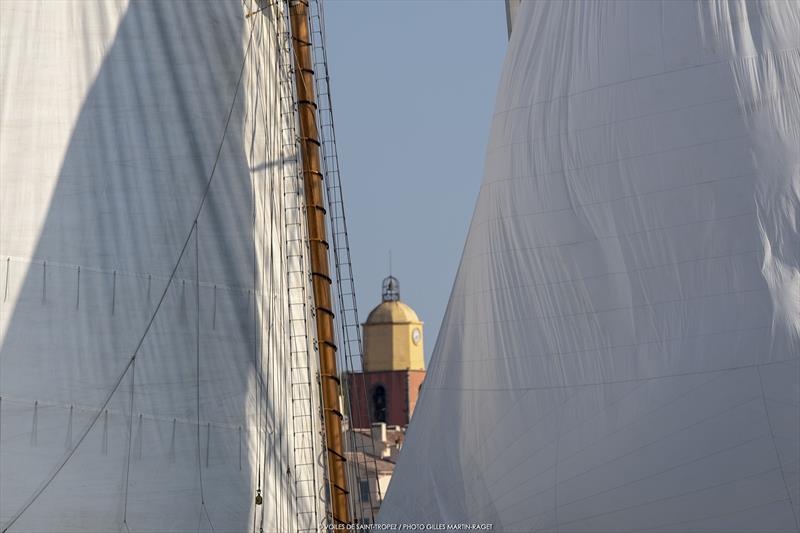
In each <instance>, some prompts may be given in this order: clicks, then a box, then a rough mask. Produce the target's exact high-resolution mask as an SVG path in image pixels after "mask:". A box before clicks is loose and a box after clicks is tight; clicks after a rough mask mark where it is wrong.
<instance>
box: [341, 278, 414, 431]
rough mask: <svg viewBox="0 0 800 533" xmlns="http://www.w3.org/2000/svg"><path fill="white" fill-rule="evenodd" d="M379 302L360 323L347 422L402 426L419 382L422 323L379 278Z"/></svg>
mask: <svg viewBox="0 0 800 533" xmlns="http://www.w3.org/2000/svg"><path fill="white" fill-rule="evenodd" d="M381 292H382V295H381V300H382V301H381V303H380V304H379V305H378V306H377V307H375V309H373V310H372V311H371V312H370V314H369V316H368V317H367V320H366V322H364V324H363V327H364V359H363V361H364V369H363V372H361V373H356V374H352V375H351V376H350V380H349V381H350V398H351V404H352V411H353V412H352V413H351V424H352V425H353V427H357V428H367V427H370V424H371V423H376V422H385V423H386V424H388V425H396V426H401V427H405V426H407V425H408V423H409V421H410V420H411V415H412V414H413V413H414V407H415V406H416V403H417V398H418V397H419V392H420V388H421V386H422V381H423V380H424V379H425V359H424V350H423V335H422V325H423V324H422V321H421V320H420V319H419V317H418V316H417V314H416V313H415V312H414V310H413V309H411V307H409V306H408V305H406V304H405V303H403V302H402V301H400V283H399V281H398V280H397V278H395V277H393V276H389V277H388V278H386V279H384V280H383V287H382V291H381Z"/></svg>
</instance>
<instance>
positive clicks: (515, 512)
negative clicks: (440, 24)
mask: <svg viewBox="0 0 800 533" xmlns="http://www.w3.org/2000/svg"><path fill="white" fill-rule="evenodd" d="M799 28H800V3H797V2H722V1H715V2H712V1H702V2H686V1H675V2H670V1H660V2H627V1H622V2H611V1H609V2H566V1H565V2H545V1H543V2H522V3H521V5H520V7H519V10H518V12H517V15H516V18H515V20H514V27H513V32H512V35H511V41H510V45H509V50H508V54H507V56H506V60H505V65H504V70H503V74H502V78H501V81H500V88H499V91H498V94H497V102H496V112H495V116H494V120H493V124H492V130H491V135H490V139H489V146H488V149H487V155H486V168H485V177H484V182H483V185H482V188H481V191H480V196H479V198H478V203H477V207H476V210H475V213H474V217H473V220H472V224H471V227H470V231H469V235H468V238H467V242H466V246H465V249H464V254H463V258H462V260H461V265H460V268H459V271H458V274H457V278H456V281H455V285H454V288H453V291H452V295H451V299H450V303H449V306H448V309H447V313H446V316H445V319H444V323H443V326H442V330H441V333H440V335H439V339H438V342H437V344H436V348H435V350H434V354H433V357H432V362H431V366H430V369H429V371H428V375H427V379H426V382H425V384H424V386H423V393H422V398H421V401H420V403H419V405H418V407H417V410H416V411H415V415H414V420H413V422H412V424H411V427H410V429H409V434H408V438H407V440H406V444H405V447H404V451H403V454H402V456H401V458H400V461H399V464H398V468H397V470H396V473H395V475H394V478H393V480H392V482H391V485H390V487H389V493H388V498H387V500H386V501H385V503H384V504H383V507H382V510H381V520H382V521H384V522H426V521H430V522H434V523H452V522H479V523H480V522H492V523H494V529H495V530H498V531H562V532H566V531H569V532H582V531H607V532H619V531H664V532H667V531H669V532H672V533H674V532H681V531H686V532H697V531H704V532H710V531H718V532H732V531H748V532H756V531H758V532H762V531H771V532H778V531H784V532H789V531H798V517H800V507H799V506H798V504H800V481H799V479H798V467H799V465H800V368H799V367H798V364H799V361H798V356H800V233H799V232H798V215H800V31H798V29H799Z"/></svg>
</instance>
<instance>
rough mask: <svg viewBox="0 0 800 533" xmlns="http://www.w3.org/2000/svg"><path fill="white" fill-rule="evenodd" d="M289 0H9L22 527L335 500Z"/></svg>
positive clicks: (2, 403) (295, 507)
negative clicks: (323, 415) (325, 470)
mask: <svg viewBox="0 0 800 533" xmlns="http://www.w3.org/2000/svg"><path fill="white" fill-rule="evenodd" d="M283 8H284V6H283V4H281V3H268V2H250V1H248V2H244V3H243V2H240V1H239V0H228V1H213V2H212V1H207V2H183V1H171V0H169V1H167V0H164V1H153V2H127V1H124V0H118V1H107V0H97V1H83V0H81V1H78V0H76V1H70V2H53V1H47V0H4V1H3V2H1V3H0V54H1V55H2V58H1V59H2V69H1V72H2V74H1V76H2V78H1V79H0V98H2V110H1V111H0V128H2V129H0V258H2V260H1V261H0V263H1V264H0V267H1V270H0V283H2V285H0V290H1V291H2V304H1V305H0V350H1V351H0V530H3V531H5V528H8V530H9V531H31V532H42V531H54V532H55V531H58V532H62V531H75V532H77V531H81V532H99V531H103V532H107V531H126V530H130V531H143V532H146V531H152V532H164V531H211V530H216V531H246V530H247V531H259V530H260V529H261V528H263V529H264V530H266V531H289V530H296V529H306V528H308V529H316V527H317V525H318V523H319V522H320V521H321V520H322V519H323V518H324V510H323V508H322V507H321V505H322V504H321V503H320V502H319V500H320V499H322V498H324V484H323V475H322V471H321V470H320V467H321V463H319V461H318V460H319V458H320V457H322V456H321V455H320V453H321V449H320V446H321V442H320V440H319V435H320V433H319V429H320V428H319V427H318V426H314V424H315V423H316V422H315V417H314V413H317V412H318V410H319V409H318V405H317V404H316V402H317V401H318V400H317V397H316V387H312V386H311V383H310V379H311V376H313V375H314V373H315V366H314V364H315V362H314V357H313V356H312V357H306V361H305V362H302V361H300V359H302V358H303V356H304V355H306V356H307V355H309V353H308V352H309V351H311V350H310V348H311V343H308V342H307V341H308V339H309V338H310V336H311V335H313V331H312V330H313V324H312V322H311V321H310V320H308V316H306V315H307V311H308V309H310V306H307V305H304V304H305V303H306V300H307V298H308V296H309V294H308V291H307V290H306V289H307V288H308V287H307V283H308V276H307V274H306V273H305V272H304V270H305V268H306V267H305V263H306V259H305V244H304V240H303V234H302V231H303V220H304V219H303V217H302V216H301V215H302V205H301V203H298V202H299V201H300V199H301V198H302V190H301V189H300V188H299V187H301V185H300V181H298V178H297V169H296V165H295V163H294V161H295V160H296V155H295V154H294V149H295V138H296V133H295V132H294V130H293V127H294V116H293V115H292V113H293V109H292V98H291V94H292V93H291V90H292V89H291V87H292V86H291V79H292V78H291V70H290V67H289V61H290V56H289V52H288V43H289V37H288V29H287V26H286V24H285V13H283ZM248 12H254V13H255V14H254V15H252V16H250V17H246V16H245V15H246V14H247V13H248ZM290 303H293V304H296V305H291V306H290V305H289V304H290ZM292 309H293V310H295V311H291V310H292ZM298 310H299V311H298ZM298 313H299V314H298ZM290 355H291V357H290ZM312 355H313V354H312ZM303 379H305V380H306V381H309V383H308V387H305V389H304V390H303V391H302V393H301V392H299V391H301V390H302V389H303V387H302V386H300V387H295V388H292V391H294V395H292V391H290V388H291V386H290V382H295V383H297V382H301V383H302V380H303ZM298 398H299V399H298ZM293 400H294V401H293ZM298 450H302V452H300V451H298ZM298 454H302V455H303V457H301V456H300V455H298ZM301 461H302V463H303V465H300V464H299V463H300V462H301ZM295 463H297V465H295ZM295 466H296V467H295ZM301 476H305V477H302V478H301ZM259 489H260V491H261V497H262V499H263V504H262V505H260V506H257V505H256V504H255V501H256V494H257V491H258V490H259Z"/></svg>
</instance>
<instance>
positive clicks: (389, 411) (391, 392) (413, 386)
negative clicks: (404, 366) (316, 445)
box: [348, 370, 425, 428]
mask: <svg viewBox="0 0 800 533" xmlns="http://www.w3.org/2000/svg"><path fill="white" fill-rule="evenodd" d="M424 379H425V371H424V370H405V371H387V372H366V373H358V374H350V375H349V376H348V386H349V392H350V404H351V413H350V424H351V425H352V427H354V428H369V427H370V425H371V422H386V424H388V425H390V426H407V425H408V423H409V421H410V420H411V415H412V414H413V413H414V408H415V406H416V404H417V398H418V397H419V391H420V386H421V385H422V382H423V380H424ZM379 387H382V388H383V395H382V398H383V401H384V402H385V404H384V405H383V406H381V405H376V400H378V401H380V399H381V394H380V391H379V390H378V388H379ZM376 408H377V409H381V408H383V409H384V412H383V414H384V416H383V417H381V416H378V417H377V418H376V416H375V415H376V414H381V413H376V412H375V411H376ZM370 415H372V416H370ZM380 418H385V420H380Z"/></svg>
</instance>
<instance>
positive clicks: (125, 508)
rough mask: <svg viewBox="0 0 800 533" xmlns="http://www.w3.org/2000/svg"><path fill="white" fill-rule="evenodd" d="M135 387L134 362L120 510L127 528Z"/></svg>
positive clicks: (134, 365)
mask: <svg viewBox="0 0 800 533" xmlns="http://www.w3.org/2000/svg"><path fill="white" fill-rule="evenodd" d="M135 385H136V362H134V363H133V364H132V365H131V395H130V411H129V412H128V457H127V459H126V460H125V498H124V499H125V501H124V504H123V510H122V523H123V524H125V527H128V487H129V485H130V483H129V481H130V474H131V444H132V442H133V401H134V387H135Z"/></svg>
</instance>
